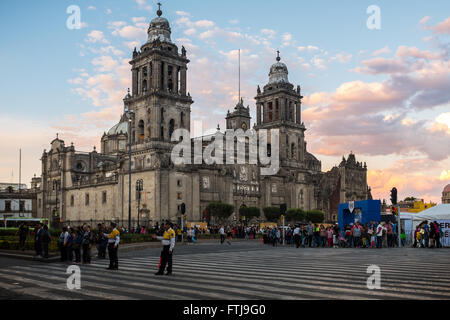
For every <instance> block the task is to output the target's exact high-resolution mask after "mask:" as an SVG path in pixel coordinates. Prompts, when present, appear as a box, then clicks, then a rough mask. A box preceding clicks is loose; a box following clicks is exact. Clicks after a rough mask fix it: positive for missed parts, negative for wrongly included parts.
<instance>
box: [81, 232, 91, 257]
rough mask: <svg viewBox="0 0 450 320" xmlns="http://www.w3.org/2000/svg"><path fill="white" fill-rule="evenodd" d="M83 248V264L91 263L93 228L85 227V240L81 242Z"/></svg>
mask: <svg viewBox="0 0 450 320" xmlns="http://www.w3.org/2000/svg"><path fill="white" fill-rule="evenodd" d="M81 247H82V248H83V264H90V263H91V247H92V233H91V227H90V226H88V225H86V226H85V227H84V233H83V239H82V240H81Z"/></svg>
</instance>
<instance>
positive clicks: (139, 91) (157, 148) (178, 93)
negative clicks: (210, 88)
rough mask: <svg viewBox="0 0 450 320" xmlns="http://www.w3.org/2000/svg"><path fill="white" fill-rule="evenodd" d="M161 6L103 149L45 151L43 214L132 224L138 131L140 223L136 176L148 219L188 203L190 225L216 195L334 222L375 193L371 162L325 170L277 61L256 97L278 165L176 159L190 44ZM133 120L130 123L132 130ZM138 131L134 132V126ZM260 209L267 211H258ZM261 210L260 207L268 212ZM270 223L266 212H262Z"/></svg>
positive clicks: (245, 120)
mask: <svg viewBox="0 0 450 320" xmlns="http://www.w3.org/2000/svg"><path fill="white" fill-rule="evenodd" d="M161 15H162V12H161V11H158V17H157V18H155V19H153V20H152V21H151V23H150V27H149V29H148V41H147V42H146V43H145V44H144V45H143V46H142V47H141V49H140V50H139V51H138V50H136V49H135V50H134V52H133V54H132V60H131V61H130V64H131V76H132V89H131V92H129V93H128V94H127V95H126V97H125V99H124V110H132V111H134V116H133V117H132V118H131V121H130V120H129V116H128V113H125V112H124V114H123V115H122V117H121V119H120V121H119V123H118V124H116V125H115V126H114V127H112V128H111V129H110V130H109V131H107V132H105V133H104V135H103V136H102V138H101V150H100V152H98V151H97V150H95V148H94V150H93V151H92V152H80V151H76V150H75V147H74V146H73V144H72V145H70V146H67V145H66V144H65V142H64V141H62V140H61V139H59V138H58V137H57V138H56V139H55V140H53V141H52V142H51V148H50V150H49V151H46V150H44V152H43V154H42V159H41V160H42V176H41V178H40V179H36V178H35V179H34V181H33V183H32V184H34V187H36V186H38V187H39V190H40V191H39V193H38V196H37V198H38V201H37V202H38V216H40V217H49V218H51V219H52V221H53V222H54V223H58V222H61V221H63V222H65V223H70V222H77V223H78V222H87V223H97V222H100V221H117V222H119V223H120V224H123V225H126V224H127V221H128V201H129V198H128V188H129V182H128V179H129V178H128V173H129V169H128V167H129V162H128V161H129V156H128V151H129V149H128V139H129V138H128V133H129V131H131V141H132V143H131V152H132V157H131V159H132V160H131V167H132V180H131V190H132V197H131V200H132V219H133V224H136V223H137V219H138V218H137V214H138V199H137V198H138V196H137V195H138V194H137V192H136V182H137V181H138V180H140V179H142V180H143V192H142V193H141V194H142V196H141V200H140V211H139V212H140V216H139V220H140V223H141V224H147V223H151V224H154V223H156V222H160V221H163V220H166V219H170V220H172V221H176V220H177V218H178V217H179V216H180V214H181V212H180V209H181V204H183V203H184V204H185V206H186V214H187V219H188V220H190V221H202V220H208V219H209V218H210V217H208V216H207V215H206V212H205V208H206V207H207V206H208V204H209V203H210V202H212V201H220V202H225V203H229V204H232V205H234V207H235V213H234V218H235V219H236V220H239V218H240V217H239V213H238V209H239V208H240V207H241V206H242V205H245V206H247V207H249V206H255V207H259V208H261V209H262V208H264V207H269V206H279V205H280V204H283V203H286V204H287V207H288V208H301V209H304V210H313V209H317V210H321V211H323V212H324V213H325V220H326V221H327V222H334V221H336V220H337V214H338V204H339V203H342V202H347V201H352V200H364V199H368V198H371V195H370V189H369V188H368V186H367V166H366V164H365V163H364V164H363V163H360V162H357V161H356V158H355V155H354V154H352V153H351V154H350V155H349V156H348V157H347V158H343V160H342V162H341V163H340V164H339V165H338V166H335V167H334V168H332V169H331V170H330V171H328V172H322V170H321V169H322V168H321V162H320V161H319V160H318V159H317V158H316V157H315V156H314V155H312V154H311V153H309V152H308V151H307V144H306V141H305V131H306V127H305V125H304V123H303V122H302V117H301V101H302V98H303V97H302V96H301V89H300V86H296V87H295V86H294V85H293V84H291V83H290V82H289V79H288V68H287V66H286V65H285V64H284V63H282V62H281V59H280V57H279V56H278V57H277V59H276V60H277V61H276V63H275V64H273V65H272V66H271V68H270V73H269V80H268V83H267V84H266V85H265V86H264V87H263V89H262V90H261V89H260V87H259V86H258V88H257V94H256V98H255V100H256V121H255V123H254V126H253V129H254V130H256V131H259V130H261V129H279V132H280V141H279V146H280V170H279V171H278V173H277V174H276V175H273V176H262V175H260V167H261V166H260V165H257V164H256V165H255V164H254V165H251V164H245V165H238V164H235V165H217V164H216V165H206V164H201V165H182V166H174V165H173V163H172V162H171V158H170V155H171V150H172V148H173V147H174V143H173V142H171V136H172V133H173V132H174V131H175V130H176V129H179V128H184V129H188V130H189V129H190V127H191V125H190V121H191V105H192V104H193V103H194V102H193V100H192V98H191V96H190V94H189V93H188V92H187V70H188V68H187V66H188V63H189V60H188V57H187V52H186V50H185V48H184V47H182V48H181V50H179V48H178V47H177V45H176V44H174V43H173V42H172V40H171V29H170V25H169V22H168V21H167V19H165V18H163V17H162V16H161ZM226 125H227V129H242V130H248V129H250V128H252V127H251V126H252V124H251V117H250V107H245V106H244V102H243V101H242V100H241V101H239V102H238V104H237V105H236V107H235V108H234V110H233V111H232V112H228V114H227V115H226ZM130 126H131V128H130ZM130 129H131V130H130ZM261 211H262V210H261ZM262 214H263V213H262ZM262 219H263V217H262Z"/></svg>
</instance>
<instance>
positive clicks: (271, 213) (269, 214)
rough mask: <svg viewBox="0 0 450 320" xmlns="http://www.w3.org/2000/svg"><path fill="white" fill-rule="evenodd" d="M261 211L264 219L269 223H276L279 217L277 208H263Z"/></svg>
mask: <svg viewBox="0 0 450 320" xmlns="http://www.w3.org/2000/svg"><path fill="white" fill-rule="evenodd" d="M263 211H264V215H265V216H266V219H267V220H268V221H270V222H276V221H278V219H280V217H281V213H280V208H278V207H265V208H264V209H263Z"/></svg>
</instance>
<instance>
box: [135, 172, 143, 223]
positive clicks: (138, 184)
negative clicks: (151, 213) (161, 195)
mask: <svg viewBox="0 0 450 320" xmlns="http://www.w3.org/2000/svg"><path fill="white" fill-rule="evenodd" d="M143 190H144V180H142V179H139V180H138V181H136V194H137V195H138V213H137V216H138V221H137V224H138V227H139V214H140V208H141V192H142V191H143Z"/></svg>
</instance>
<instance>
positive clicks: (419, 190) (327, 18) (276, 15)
mask: <svg viewBox="0 0 450 320" xmlns="http://www.w3.org/2000/svg"><path fill="white" fill-rule="evenodd" d="M156 2H157V1H150V0H120V1H119V0H115V1H111V0H109V1H106V0H96V1H93V0H82V1H81V0H79V1H76V0H71V1H66V0H59V1H50V0H40V1H23V0H15V1H12V0H3V1H1V2H0V26H1V27H0V39H2V50H1V51H0V75H1V76H0V88H2V90H1V92H2V98H1V99H0V145H1V146H2V148H1V150H2V157H1V158H0V181H1V182H12V181H14V182H18V179H19V177H18V176H19V174H18V171H19V149H20V148H21V149H22V182H24V183H27V184H28V185H29V183H30V180H31V178H32V177H33V175H34V174H36V175H37V176H39V175H40V171H41V162H40V158H41V156H42V152H43V150H44V149H49V148H50V142H51V141H52V140H53V139H54V138H55V137H56V134H57V133H58V134H59V137H60V138H61V139H63V140H64V141H65V142H66V145H70V143H72V142H73V143H74V145H75V147H76V149H77V150H80V151H92V150H93V148H94V146H96V147H97V149H100V139H101V136H102V134H103V132H105V131H107V130H108V129H109V128H111V127H112V126H113V125H114V124H115V123H117V122H118V121H119V118H120V115H121V113H122V112H123V101H122V99H123V97H124V96H125V95H126V92H127V88H129V87H130V84H131V71H130V65H129V61H130V59H131V55H132V51H133V49H134V47H137V48H138V49H139V48H140V46H141V45H143V44H144V43H145V42H146V41H147V29H148V25H149V23H150V21H151V20H152V19H153V18H155V17H156V10H157V5H156ZM71 5H76V6H78V7H79V8H80V14H81V28H80V29H69V28H68V27H67V20H68V19H69V17H70V15H71V12H70V13H68V12H67V9H68V7H69V6H71ZM371 5H376V6H378V8H379V9H380V11H379V12H380V15H379V17H380V20H379V21H380V28H379V29H369V28H368V26H367V20H368V19H370V17H371V15H372V14H373V13H372V12H369V13H368V12H367V9H368V7H369V6H371ZM162 11H163V16H164V17H166V18H167V19H168V20H169V22H170V24H171V28H172V40H173V41H174V42H175V43H176V44H177V45H178V47H179V48H181V46H182V45H184V46H185V48H186V49H187V55H188V58H189V59H190V60H191V62H190V64H189V70H188V90H189V92H190V94H191V96H192V97H193V100H194V101H195V103H194V104H193V106H192V120H202V121H204V123H203V126H204V128H205V129H206V130H207V131H208V130H209V131H210V130H214V129H215V128H216V127H217V124H220V126H221V128H224V127H225V116H226V112H227V110H232V109H233V108H234V106H235V105H236V103H237V101H238V49H240V50H241V86H242V88H241V90H242V96H243V97H244V103H245V104H246V105H249V106H250V108H251V113H252V115H253V118H255V113H256V111H255V101H254V97H255V96H256V88H257V86H258V85H260V86H261V87H263V86H264V85H265V84H266V83H267V82H268V72H269V69H270V66H271V65H272V64H273V63H275V58H276V51H277V50H279V51H280V55H281V59H282V62H284V63H285V64H286V65H287V66H288V68H289V80H290V82H291V83H293V84H294V85H297V84H298V85H301V88H302V94H303V96H304V97H305V98H304V100H303V105H302V121H303V122H304V123H305V126H306V127H307V131H306V140H307V142H308V151H309V152H311V153H313V154H315V155H316V157H317V158H318V159H319V160H321V161H322V170H324V171H326V170H330V169H331V168H332V167H333V166H334V165H338V164H339V163H340V161H341V159H342V157H343V156H346V157H347V156H348V154H349V153H350V152H353V153H355V154H356V158H357V160H358V161H362V162H366V163H367V166H368V184H369V185H370V187H371V188H372V194H373V196H374V198H375V199H389V191H390V190H391V189H392V187H394V186H395V187H397V189H398V190H399V198H400V199H403V198H405V197H408V196H415V197H418V198H422V199H424V200H426V201H430V200H431V201H434V202H437V203H440V202H441V195H442V190H443V188H444V186H445V185H447V184H449V183H450V72H449V70H450V59H449V58H450V45H449V43H450V41H449V40H450V2H449V1H447V0H435V1H409V0H408V1H405V0H398V1H376V0H371V1H365V0H359V1H356V0H353V1H350V0H342V1H332V0H329V1H324V0H314V1H313V0H310V1H309V0H302V1H299V0H278V1H276V2H274V1H256V0H246V1H237V0H228V1H206V0H189V1H186V0H184V1H182V0H170V1H162ZM388 202H389V201H388Z"/></svg>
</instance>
